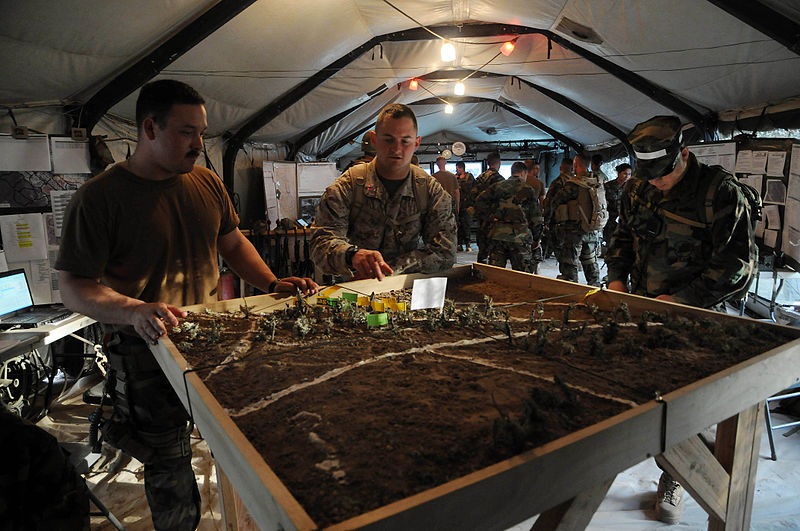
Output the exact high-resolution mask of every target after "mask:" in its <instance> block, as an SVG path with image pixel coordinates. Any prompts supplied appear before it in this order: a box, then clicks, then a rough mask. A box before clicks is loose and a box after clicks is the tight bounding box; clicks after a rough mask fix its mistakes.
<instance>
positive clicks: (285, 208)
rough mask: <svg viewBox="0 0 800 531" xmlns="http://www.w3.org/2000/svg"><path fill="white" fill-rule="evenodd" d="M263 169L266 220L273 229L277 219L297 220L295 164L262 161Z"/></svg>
mask: <svg viewBox="0 0 800 531" xmlns="http://www.w3.org/2000/svg"><path fill="white" fill-rule="evenodd" d="M263 168H264V170H263V171H264V198H265V203H266V207H267V219H269V222H270V228H271V229H274V228H275V226H276V224H277V221H278V220H279V219H283V218H290V219H297V214H298V209H297V164H295V163H294V162H275V161H264V165H263Z"/></svg>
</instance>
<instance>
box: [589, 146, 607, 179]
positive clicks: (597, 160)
mask: <svg viewBox="0 0 800 531" xmlns="http://www.w3.org/2000/svg"><path fill="white" fill-rule="evenodd" d="M602 165H603V156H602V155H600V154H599V153H598V154H596V155H592V175H594V176H595V178H596V179H597V180H598V181H600V184H605V183H607V182H608V175H606V174H605V172H603V170H601V169H600V166H602Z"/></svg>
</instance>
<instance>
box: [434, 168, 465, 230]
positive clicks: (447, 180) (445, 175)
mask: <svg viewBox="0 0 800 531" xmlns="http://www.w3.org/2000/svg"><path fill="white" fill-rule="evenodd" d="M445 166H447V159H446V158H444V157H442V156H439V157H436V167H438V168H439V171H437V172H436V173H434V174H433V178H434V179H436V180H437V181H439V184H441V185H442V188H444V191H445V192H447V193H448V194H450V197H451V198H452V199H453V212H454V213H455V215H456V219H458V207H459V204H460V194H459V189H458V179H456V176H455V175H454V174H452V173H450V172H449V171H447V170H446V169H445Z"/></svg>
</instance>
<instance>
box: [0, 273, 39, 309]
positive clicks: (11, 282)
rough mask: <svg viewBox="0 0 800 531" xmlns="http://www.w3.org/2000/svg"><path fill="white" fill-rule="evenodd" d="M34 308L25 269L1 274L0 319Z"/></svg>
mask: <svg viewBox="0 0 800 531" xmlns="http://www.w3.org/2000/svg"><path fill="white" fill-rule="evenodd" d="M31 306H33V298H32V297H31V290H30V289H29V288H28V281H27V279H26V278H25V270H24V269H14V270H12V271H5V272H3V273H0V318H2V317H5V316H6V314H9V313H13V312H16V311H17V310H21V309H23V308H29V307H31Z"/></svg>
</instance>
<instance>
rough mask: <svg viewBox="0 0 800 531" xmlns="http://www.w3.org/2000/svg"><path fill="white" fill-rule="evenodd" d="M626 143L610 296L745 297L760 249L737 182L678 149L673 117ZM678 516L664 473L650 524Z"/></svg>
mask: <svg viewBox="0 0 800 531" xmlns="http://www.w3.org/2000/svg"><path fill="white" fill-rule="evenodd" d="M628 140H629V141H630V143H631V146H632V147H633V150H634V153H635V155H636V172H635V173H634V176H633V178H632V179H629V180H628V182H627V183H626V184H625V186H624V190H625V193H624V194H623V196H622V200H621V202H620V213H619V226H618V227H617V230H616V232H615V234H614V238H613V239H612V240H611V244H610V245H609V248H608V253H607V256H606V264H607V265H608V281H609V283H608V287H609V289H612V290H617V291H624V292H631V293H635V294H638V295H644V296H647V297H654V298H656V299H659V300H665V301H672V302H679V303H682V304H688V305H692V306H698V307H701V308H714V309H718V308H720V306H721V305H723V303H724V301H726V300H728V299H731V298H733V297H736V296H739V295H740V294H741V293H742V292H743V291H744V290H746V289H747V286H748V285H749V283H750V280H751V278H752V276H753V273H754V271H755V267H756V261H757V258H758V249H757V247H756V245H755V239H754V234H753V227H752V224H751V219H750V218H751V215H752V213H751V211H750V204H749V203H748V200H747V199H746V198H745V196H744V195H743V193H742V192H741V190H740V189H739V188H738V186H737V185H736V183H735V182H734V179H735V177H733V176H732V175H730V174H729V173H727V172H726V171H725V170H723V169H722V168H721V167H719V166H712V167H709V166H706V165H705V164H701V163H699V162H698V161H697V159H696V158H695V156H694V155H693V154H692V153H690V152H689V150H688V148H686V147H685V146H684V145H683V143H682V137H681V121H680V119H679V118H678V117H677V116H656V117H654V118H651V119H650V120H648V121H646V122H643V123H641V124H639V125H637V126H636V127H635V128H634V129H633V131H631V133H630V135H628ZM714 187H715V188H716V189H714ZM707 197H711V198H712V201H711V205H710V210H711V212H712V215H711V216H708V210H707V207H706V205H705V200H706V198H707ZM708 217H710V218H711V219H707V218H708ZM682 513H683V489H682V488H681V486H680V484H678V483H677V482H676V481H675V480H674V479H673V478H672V477H671V476H670V475H669V474H667V473H666V472H664V473H663V474H662V475H661V479H660V481H659V484H658V495H657V499H656V516H657V517H658V518H659V520H661V521H663V522H668V523H677V522H679V521H680V518H681V515H682Z"/></svg>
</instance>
